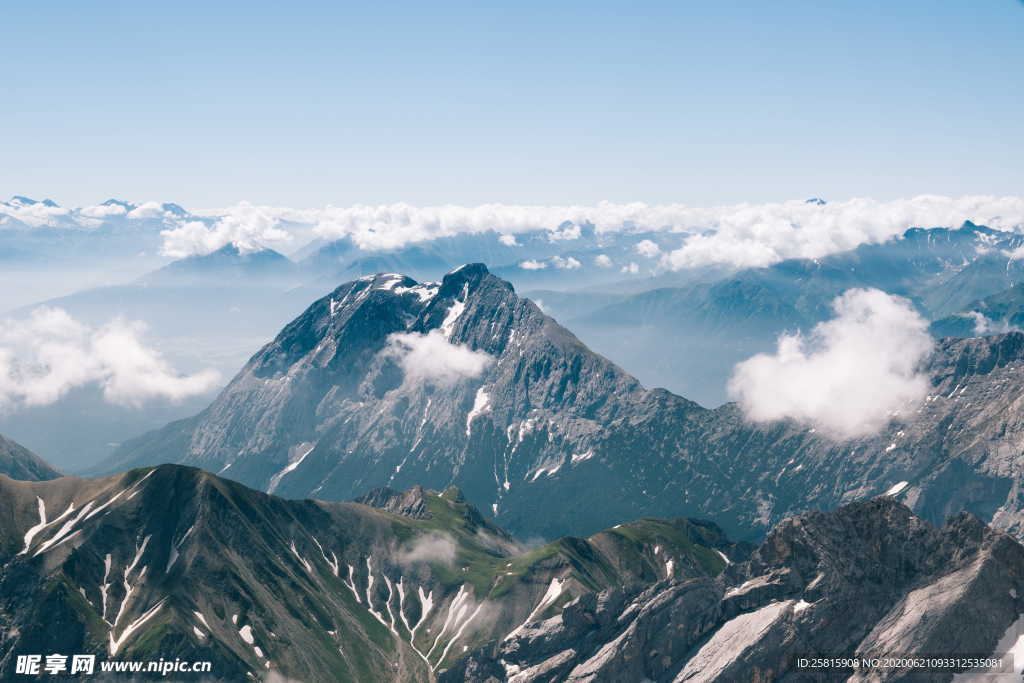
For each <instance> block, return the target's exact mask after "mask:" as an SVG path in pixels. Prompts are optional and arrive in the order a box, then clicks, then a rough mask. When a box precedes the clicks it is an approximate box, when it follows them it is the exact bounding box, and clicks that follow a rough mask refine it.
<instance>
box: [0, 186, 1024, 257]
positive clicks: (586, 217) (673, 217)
mask: <svg viewBox="0 0 1024 683" xmlns="http://www.w3.org/2000/svg"><path fill="white" fill-rule="evenodd" d="M167 206H168V205H160V204H156V203H155V202H149V203H147V204H143V205H140V206H134V205H125V206H121V205H117V204H115V205H99V206H94V207H86V208H84V209H65V208H62V207H57V206H51V205H43V204H42V203H35V204H29V205H22V204H16V203H3V204H0V228H2V227H4V226H5V225H6V224H5V220H7V222H8V223H10V222H11V221H12V220H16V221H20V223H21V224H23V225H29V226H31V227H46V226H55V225H63V224H65V223H67V222H68V221H70V222H71V223H74V224H78V225H81V226H82V227H86V228H89V227H95V226H96V225H99V224H101V223H102V222H103V221H104V220H109V219H115V218H117V219H120V218H123V219H132V218H139V219H141V218H150V219H152V218H158V217H159V218H160V219H161V220H163V221H164V223H165V224H166V229H165V230H163V232H162V233H161V234H162V236H163V239H164V244H163V251H164V253H165V254H167V255H168V256H172V257H175V258H180V257H183V256H188V255H192V254H206V253H210V252H212V251H215V250H217V249H219V248H220V247H223V246H225V245H226V244H228V243H231V242H233V243H235V244H236V245H238V246H239V247H240V248H241V249H242V250H251V249H257V248H261V247H274V248H284V247H288V246H301V245H302V244H303V243H304V241H307V240H308V239H311V238H314V237H318V238H321V239H324V240H334V239H340V238H349V239H351V240H352V242H353V243H354V244H356V245H357V246H358V247H360V248H362V249H365V250H382V249H393V248H399V247H403V246H406V245H409V244H414V243H417V242H424V241H429V240H433V239H438V238H442V237H451V236H455V235H459V234H464V233H482V232H487V231H494V232H496V233H498V234H499V235H501V237H500V239H501V241H502V243H503V244H505V245H506V246H516V245H518V244H519V242H517V241H516V238H515V235H516V234H518V233H523V232H527V231H533V230H540V231H546V232H547V233H548V239H549V240H551V241H559V242H562V243H564V244H565V245H566V248H571V247H572V243H573V242H574V241H576V240H579V239H582V238H583V232H582V231H581V230H580V227H579V226H581V225H592V226H593V227H594V229H595V230H596V231H597V232H598V233H613V232H635V233H645V232H672V233H679V240H680V242H679V244H680V246H679V247H678V248H676V249H670V250H664V249H661V250H659V248H658V247H657V245H656V244H654V243H653V242H640V243H639V244H638V246H637V251H638V253H639V254H640V255H642V256H643V257H645V258H652V259H653V258H655V257H658V263H659V264H660V267H661V268H664V269H673V270H679V269H684V268H690V267H696V266H703V265H709V264H728V265H733V266H738V267H746V266H763V265H769V264H771V263H775V262H778V261H780V260H783V259H787V258H794V257H801V258H820V257H822V256H825V255H828V254H831V253H835V252H839V251H845V250H847V249H852V248H854V247H857V246H858V245H861V244H870V243H878V242H884V241H886V240H888V239H890V238H892V237H895V236H897V235H899V234H901V233H902V232H904V231H905V230H907V229H908V228H912V227H924V228H930V227H952V228H955V227H959V226H960V225H962V224H963V222H964V221H967V220H970V221H973V222H975V223H979V224H984V225H988V226H990V227H993V228H997V229H1003V230H1021V229H1022V228H1024V197H997V196H990V195H977V196H966V197H957V198H953V197H942V196H935V195H922V196H919V197H914V198H911V199H897V200H893V201H877V200H874V199H863V198H861V199H850V200H847V201H838V202H829V203H821V202H817V201H804V200H793V201H784V202H775V203H768V204H736V205H732V206H717V207H693V206H687V205H685V204H645V203H642V202H634V203H629V204H615V203H611V202H600V203H598V204H595V205H592V206H584V205H567V206H530V205H510V204H482V205H479V206H459V205H454V204H448V205H442V206H422V207H421V206H412V205H410V204H402V203H398V204H387V205H378V206H367V205H356V206H348V207H335V206H327V207H324V208H315V209H295V208H287V207H272V206H257V205H253V204H250V203H247V202H242V203H240V204H238V205H235V206H232V207H228V208H224V209H216V210H208V211H196V212H193V213H194V215H179V214H177V213H175V212H173V211H167V210H166V207H167ZM126 207H132V208H130V209H129V208H126ZM640 245H642V246H640ZM530 257H531V254H528V253H525V254H523V258H524V259H528V258H530Z"/></svg>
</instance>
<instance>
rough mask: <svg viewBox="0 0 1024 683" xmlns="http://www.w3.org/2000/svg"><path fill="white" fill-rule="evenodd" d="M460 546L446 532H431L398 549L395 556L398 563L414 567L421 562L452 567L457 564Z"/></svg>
mask: <svg viewBox="0 0 1024 683" xmlns="http://www.w3.org/2000/svg"><path fill="white" fill-rule="evenodd" d="M457 551H458V548H457V547H456V545H455V541H454V540H452V537H451V536H449V535H448V534H445V533H440V532H431V533H427V534H424V535H423V536H418V537H417V538H416V539H415V540H414V541H413V542H412V543H409V544H407V545H406V546H404V547H403V548H401V549H400V550H399V551H398V555H397V557H396V558H395V559H396V561H397V562H398V564H400V565H402V566H403V567H406V568H412V567H414V566H415V565H416V564H419V563H421V562H429V563H436V564H442V565H444V566H446V567H451V566H453V565H454V564H455V555H456V553H457Z"/></svg>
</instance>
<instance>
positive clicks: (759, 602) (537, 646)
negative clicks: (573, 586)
mask: <svg viewBox="0 0 1024 683" xmlns="http://www.w3.org/2000/svg"><path fill="white" fill-rule="evenodd" d="M1022 614H1024V547H1022V546H1021V545H1020V544H1019V543H1017V542H1016V541H1015V540H1014V539H1012V538H1011V537H1010V536H1008V535H1006V534H1004V533H1001V532H998V531H994V530H992V529H989V528H987V527H986V526H985V525H983V524H982V523H981V522H979V521H978V520H977V519H976V518H974V517H972V516H970V515H966V514H963V515H960V516H958V517H956V518H954V519H952V520H950V522H949V523H948V524H947V525H945V526H944V527H942V528H935V527H932V526H931V525H930V524H928V523H927V522H925V521H923V520H921V519H920V518H918V517H916V516H914V515H913V514H912V513H911V512H910V510H908V509H907V508H906V507H905V506H903V505H901V504H899V503H898V502H896V501H895V500H894V499H893V498H892V497H882V498H876V499H874V500H870V501H866V502H861V503H855V504H852V505H849V506H846V507H844V508H841V509H839V510H837V511H835V512H830V513H812V514H808V515H804V516H801V517H796V518H792V519H789V520H786V521H785V522H782V523H781V524H779V525H778V527H776V528H775V529H774V530H773V531H772V532H771V533H770V534H769V535H768V536H767V538H766V539H765V541H764V543H763V544H762V545H761V546H760V547H759V548H757V549H756V550H755V551H754V553H753V554H752V556H751V558H750V559H749V560H748V561H745V562H738V563H733V564H730V565H729V566H728V567H727V568H726V570H725V572H723V573H722V574H721V575H720V576H719V577H717V578H707V577H697V578H691V579H688V580H677V579H671V580H667V581H663V582H660V583H657V584H654V585H650V586H647V587H644V588H642V589H637V590H634V591H628V590H621V589H606V590H604V591H600V592H595V593H591V594H587V595H584V596H581V597H579V598H577V599H575V600H574V601H572V602H570V603H568V604H566V605H565V606H564V607H563V608H562V610H561V612H560V613H559V614H555V615H553V616H551V617H549V618H547V619H544V620H540V621H536V622H533V623H531V624H529V625H528V626H527V627H525V628H523V629H521V630H520V631H519V632H518V633H516V634H514V635H512V636H510V637H508V638H507V639H505V640H504V641H502V642H500V643H496V644H492V645H490V646H488V647H484V648H481V649H479V650H477V651H475V652H472V653H470V654H469V655H468V656H467V658H466V659H465V660H463V661H462V662H461V663H459V664H458V666H457V668H454V669H452V670H451V671H450V672H448V673H447V674H446V675H445V676H443V678H444V680H451V681H456V680H458V681H462V680H466V681H486V680H490V679H494V680H501V681H504V680H508V681H515V682H516V683H526V682H527V681H588V682H595V683H596V682H597V681H609V682H610V681H642V680H649V681H679V682H682V681H738V680H744V681H772V680H780V679H785V680H821V677H822V676H825V680H835V679H837V677H838V678H839V679H845V678H851V680H862V679H863V680H899V679H903V678H907V677H911V678H913V676H917V678H914V680H918V679H920V678H921V677H924V678H925V679H927V680H935V681H943V680H950V679H951V678H952V675H953V671H951V670H945V671H940V670H931V671H925V670H919V671H916V672H915V671H912V670H911V669H909V668H906V667H903V668H900V667H898V666H897V667H893V668H889V669H876V670H873V671H871V672H870V673H868V674H864V673H863V672H856V671H854V670H852V669H850V670H847V671H846V672H845V673H843V672H842V671H838V670H835V669H833V670H831V671H829V672H827V673H823V672H821V671H818V672H812V671H809V670H803V671H802V670H800V669H798V668H797V666H798V659H799V658H800V657H807V656H812V655H815V654H817V655H820V656H831V657H837V656H847V657H852V656H859V657H866V658H875V657H878V658H883V657H888V656H894V655H895V656H901V657H914V656H934V655H938V656H945V657H955V656H962V657H984V656H987V655H988V654H990V653H994V652H997V650H998V646H999V644H1000V641H1002V642H1003V643H1005V642H1006V639H1005V636H1006V635H1007V633H1008V632H1009V631H1012V628H1013V625H1014V623H1015V622H1016V621H1017V620H1018V619H1019V618H1020V616H1021V615H1022ZM999 654H1003V653H1002V652H999ZM956 670H960V669H956Z"/></svg>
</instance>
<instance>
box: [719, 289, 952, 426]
mask: <svg viewBox="0 0 1024 683" xmlns="http://www.w3.org/2000/svg"><path fill="white" fill-rule="evenodd" d="M832 308H833V310H834V311H835V318H833V319H832V320H829V321H827V322H823V323H819V324H818V325H816V326H815V327H814V329H813V330H812V331H811V333H810V334H809V335H807V336H802V335H800V334H792V335H791V334H783V335H781V336H780V337H779V340H778V348H777V349H776V351H775V353H773V354H767V353H762V354H758V355H756V356H754V357H753V358H750V359H748V360H746V361H743V362H742V363H739V364H738V365H737V366H736V368H735V370H734V371H733V376H732V378H731V379H730V381H729V393H730V395H731V396H732V397H733V398H734V399H736V400H737V401H738V402H739V404H740V406H741V408H742V409H743V412H744V413H745V414H746V416H747V417H748V418H749V419H751V420H753V421H756V422H767V421H773V420H782V419H787V418H788V419H792V420H795V421H797V422H800V423H803V424H807V425H812V426H814V427H816V428H818V429H820V430H821V431H822V432H824V433H826V434H828V435H830V436H832V437H834V438H838V439H849V438H855V437H861V436H869V435H871V434H874V433H876V432H877V431H879V430H880V429H881V428H882V427H884V426H885V425H886V424H887V423H888V421H889V420H890V419H891V417H892V416H893V414H894V413H895V412H896V411H900V410H906V409H908V408H909V407H911V406H913V405H914V404H915V403H917V402H918V401H920V400H921V399H923V398H924V397H925V395H926V394H927V393H928V378H927V376H926V375H924V374H923V373H922V372H921V370H920V368H921V364H922V362H923V361H924V360H925V359H926V358H927V356H928V355H929V354H930V353H931V351H932V348H933V341H932V338H931V336H930V335H929V334H928V323H927V321H926V320H924V318H922V317H921V316H920V315H918V313H917V312H916V311H914V309H913V307H912V306H911V305H910V302H909V301H907V300H906V299H903V298H901V297H897V296H892V295H890V294H886V293H885V292H882V291H880V290H877V289H852V290H849V291H847V292H845V293H844V294H843V295H842V296H839V297H837V298H836V299H835V301H833V303H832Z"/></svg>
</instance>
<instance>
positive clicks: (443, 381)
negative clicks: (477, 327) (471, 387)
mask: <svg viewBox="0 0 1024 683" xmlns="http://www.w3.org/2000/svg"><path fill="white" fill-rule="evenodd" d="M383 353H384V354H385V355H388V356H391V357H393V358H395V359H396V360H397V361H398V364H399V366H401V368H402V371H403V372H404V374H405V382H406V383H420V382H429V383H431V384H434V385H435V386H441V387H445V386H451V385H452V384H455V383H456V382H458V381H459V380H463V379H468V378H470V377H477V376H479V375H480V373H482V372H483V371H484V370H485V369H486V368H487V366H488V365H490V364H491V362H492V361H493V360H494V359H493V358H492V357H491V356H490V355H488V354H486V353H484V352H482V351H474V350H472V349H470V348H469V347H468V346H464V345H462V344H452V343H451V342H449V341H448V340H447V339H446V338H445V336H444V334H443V333H442V332H441V331H440V330H431V331H430V332H428V333H427V334H420V333H418V332H397V333H395V334H392V335H391V336H389V337H388V343H387V346H386V347H385V349H384V351H383Z"/></svg>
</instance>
